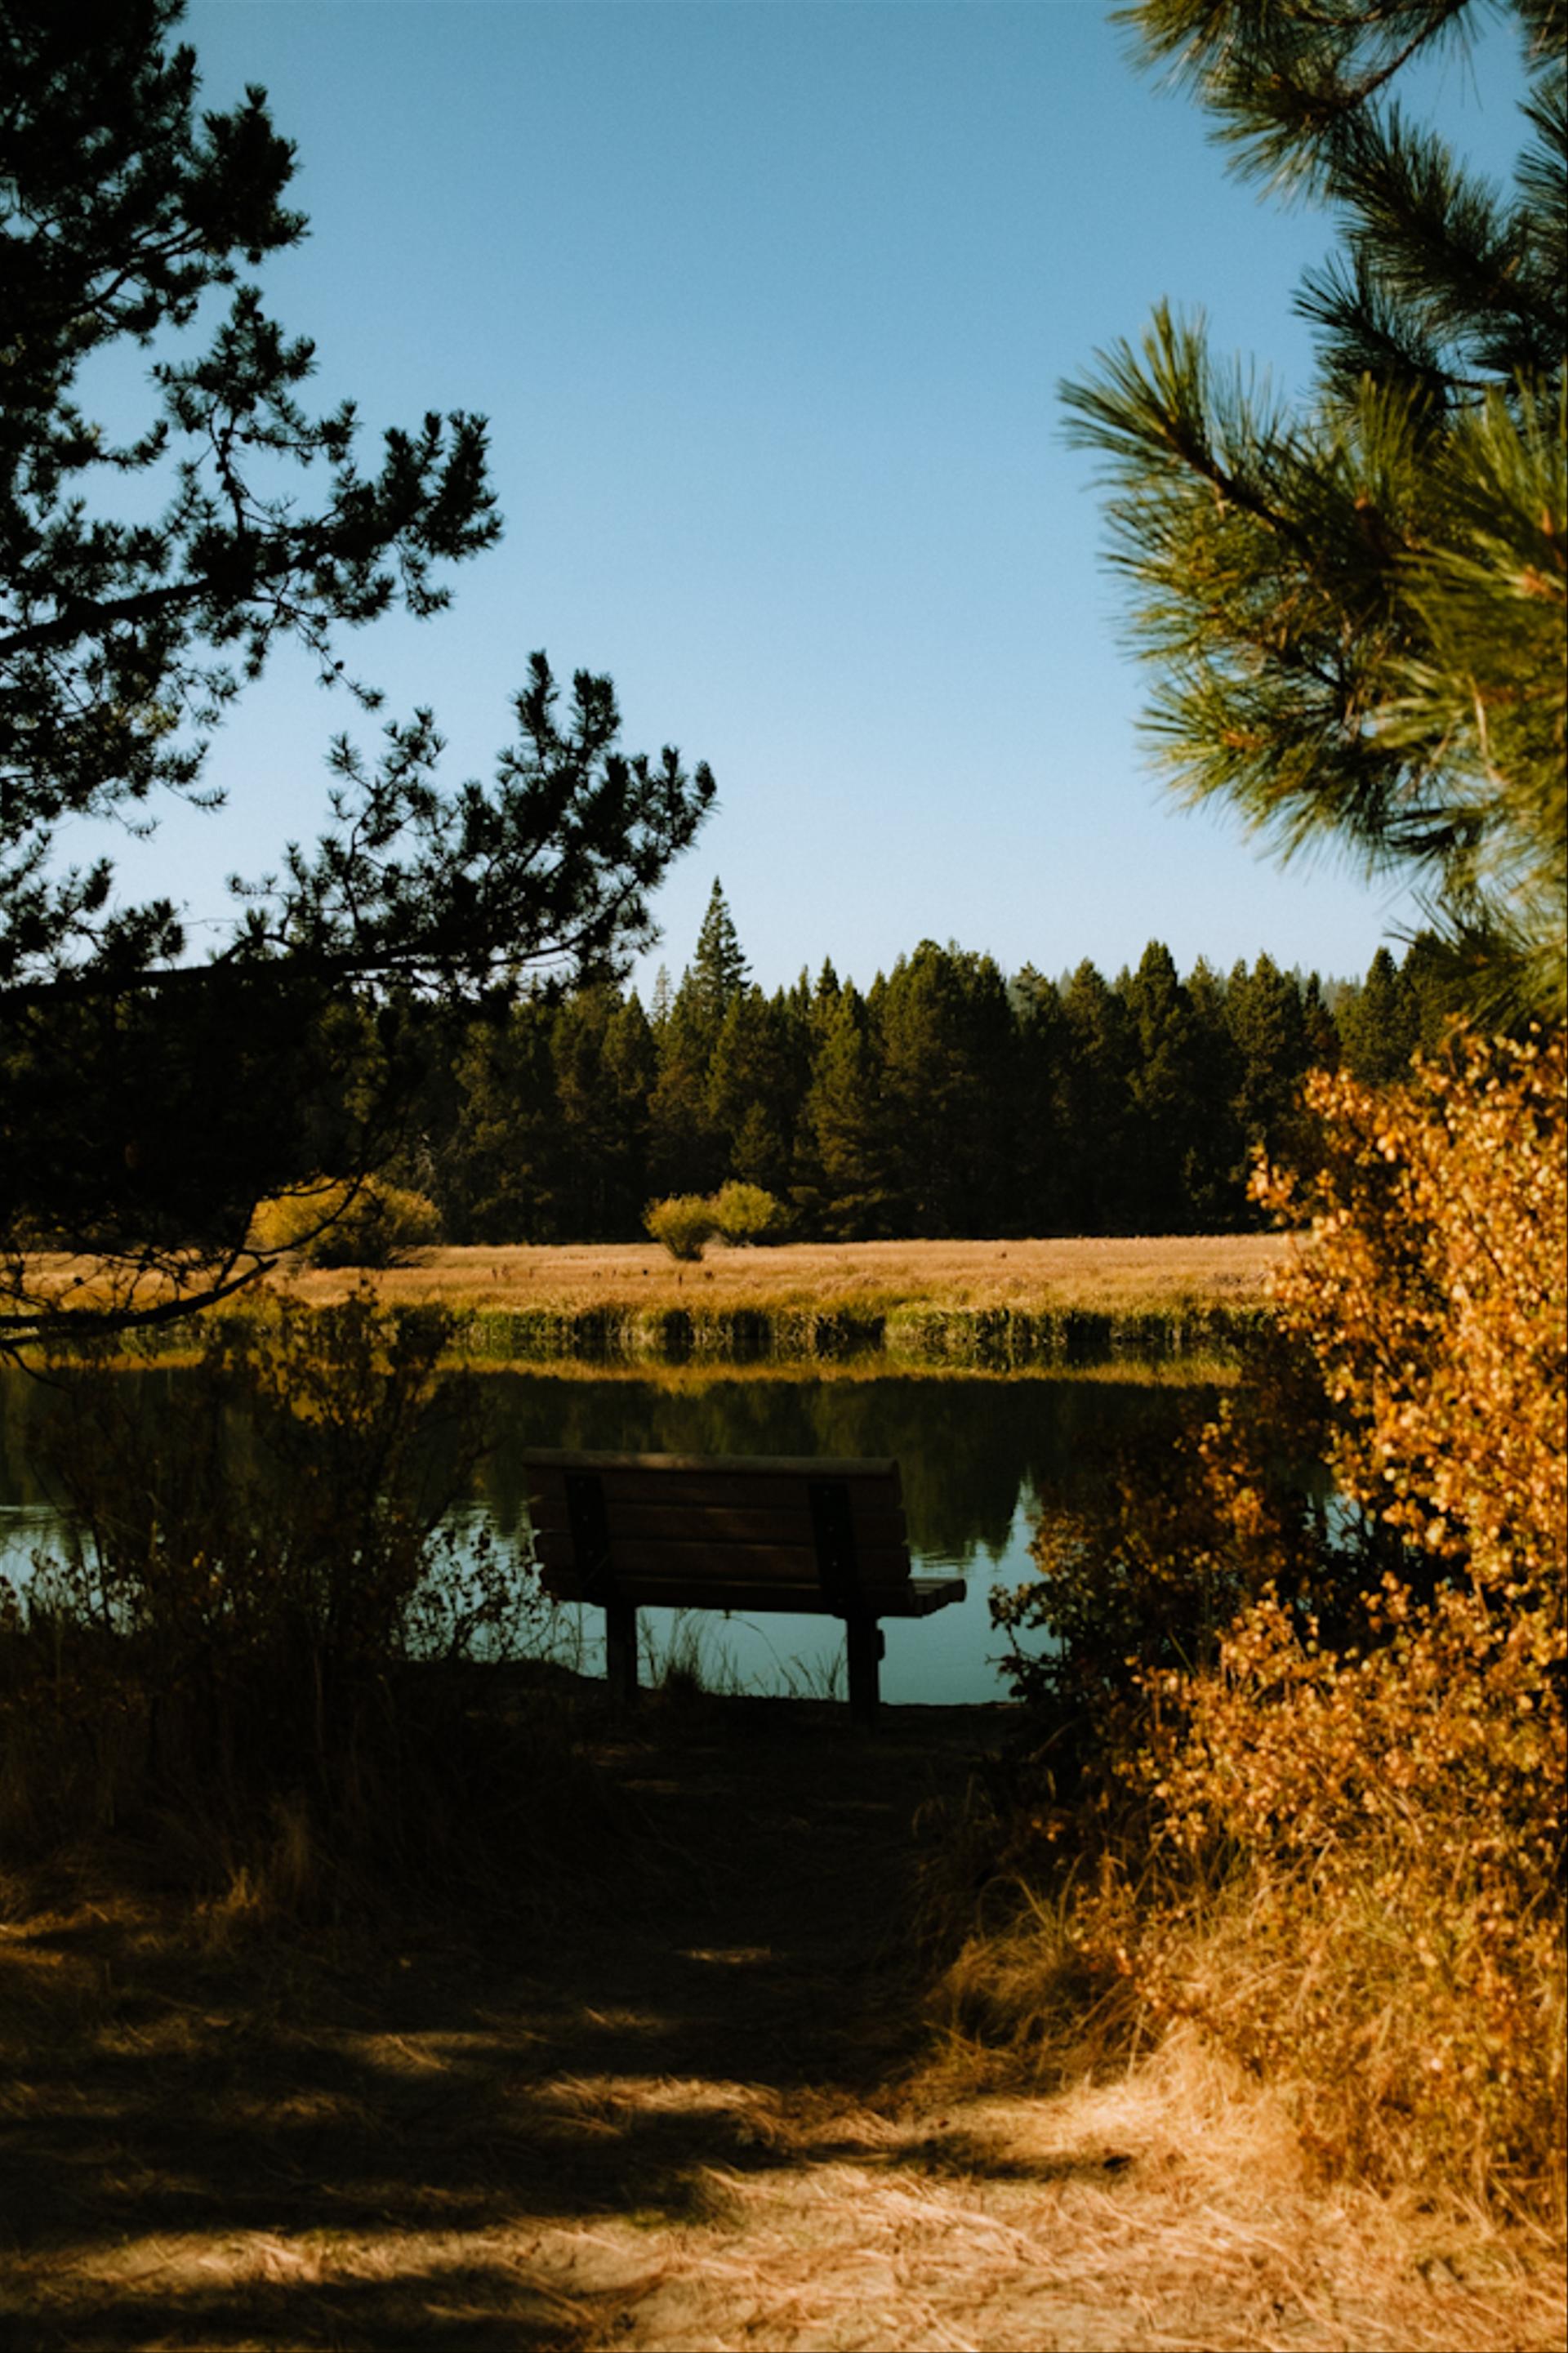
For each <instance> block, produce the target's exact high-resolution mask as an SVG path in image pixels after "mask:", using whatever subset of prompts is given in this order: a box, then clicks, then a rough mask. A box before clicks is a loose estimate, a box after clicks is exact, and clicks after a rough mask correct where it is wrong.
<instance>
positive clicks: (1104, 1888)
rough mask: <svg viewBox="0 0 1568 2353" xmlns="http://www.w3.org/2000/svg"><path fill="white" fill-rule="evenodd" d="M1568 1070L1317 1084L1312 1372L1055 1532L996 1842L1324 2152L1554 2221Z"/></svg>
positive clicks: (1559, 2163) (1559, 1056) (1481, 1062)
mask: <svg viewBox="0 0 1568 2353" xmlns="http://www.w3.org/2000/svg"><path fill="white" fill-rule="evenodd" d="M1565 1076H1568V1065H1565V1055H1564V1045H1563V1039H1562V1038H1561V1036H1558V1037H1554V1038H1552V1039H1542V1038H1540V1037H1535V1038H1532V1039H1530V1040H1528V1041H1527V1042H1525V1043H1524V1044H1522V1045H1520V1044H1507V1043H1501V1042H1500V1043H1493V1044H1488V1043H1482V1042H1479V1041H1473V1040H1472V1041H1470V1042H1468V1043H1462V1044H1459V1045H1458V1046H1456V1047H1455V1048H1453V1049H1452V1050H1451V1051H1450V1053H1449V1054H1448V1056H1447V1058H1446V1059H1445V1060H1444V1061H1443V1062H1442V1063H1441V1064H1436V1065H1431V1066H1426V1067H1419V1068H1417V1070H1416V1071H1415V1073H1414V1074H1413V1077H1412V1079H1411V1081H1410V1082H1409V1083H1408V1084H1407V1085H1405V1086H1403V1087H1401V1088H1398V1089H1394V1090H1385V1091H1374V1090H1370V1089H1367V1088H1365V1087H1362V1086H1359V1085H1357V1084H1355V1083H1353V1082H1351V1081H1349V1080H1348V1079H1344V1078H1341V1077H1330V1076H1326V1075H1323V1076H1320V1077H1318V1078H1316V1079H1315V1080H1314V1081H1313V1082H1311V1086H1310V1108H1311V1110H1312V1112H1313V1113H1314V1114H1315V1116H1316V1119H1317V1121H1318V1122H1319V1124H1320V1126H1321V1146H1322V1161H1321V1167H1320V1168H1319V1169H1318V1170H1317V1171H1316V1172H1315V1173H1314V1175H1313V1176H1311V1177H1310V1179H1308V1180H1294V1179H1290V1178H1289V1177H1286V1176H1281V1175H1279V1174H1277V1173H1273V1172H1267V1171H1266V1172H1263V1173H1262V1174H1261V1175H1260V1176H1259V1179H1258V1190H1259V1193H1260V1195H1261V1197H1262V1198H1265V1199H1266V1200H1267V1201H1268V1203H1269V1204H1270V1206H1271V1207H1273V1208H1275V1209H1276V1210H1277V1211H1278V1212H1279V1213H1280V1214H1281V1216H1282V1217H1284V1218H1286V1219H1289V1221H1291V1222H1292V1223H1294V1224H1296V1225H1297V1226H1298V1227H1299V1228H1300V1226H1301V1225H1302V1224H1303V1223H1304V1222H1306V1221H1308V1220H1310V1226H1309V1228H1308V1230H1307V1231H1306V1232H1305V1233H1304V1235H1303V1237H1302V1240H1301V1243H1300V1248H1299V1249H1298V1250H1297V1251H1296V1252H1295V1253H1294V1255H1293V1257H1292V1260H1291V1261H1290V1263H1289V1266H1288V1267H1287V1269H1286V1270H1285V1271H1284V1272H1283V1274H1282V1275H1281V1276H1280V1277H1279V1279H1278V1282H1277V1285H1276V1294H1275V1295H1276V1303H1277V1308H1278V1318H1279V1340H1280V1341H1281V1342H1282V1343H1283V1345H1284V1349H1285V1350H1286V1352H1287V1356H1286V1357H1284V1358H1282V1357H1281V1356H1280V1354H1279V1350H1278V1349H1277V1350H1276V1351H1275V1352H1274V1363H1275V1373H1276V1375H1277V1374H1278V1371H1279V1365H1280V1363H1281V1362H1285V1361H1289V1351H1291V1350H1293V1351H1294V1356H1293V1361H1294V1364H1295V1366H1296V1368H1297V1370H1296V1376H1295V1377H1294V1380H1293V1381H1292V1380H1291V1379H1290V1378H1285V1379H1283V1380H1279V1379H1278V1378H1275V1377H1273V1376H1271V1377H1270V1382H1269V1385H1268V1387H1266V1388H1264V1389H1263V1390H1261V1391H1260V1392H1259V1393H1258V1395H1257V1396H1255V1397H1248V1396H1247V1394H1246V1393H1243V1394H1242V1395H1241V1396H1240V1397H1238V1398H1237V1399H1235V1400H1234V1401H1233V1402H1231V1403H1230V1404H1229V1406H1228V1407H1227V1408H1226V1409H1225V1410H1223V1411H1222V1413H1221V1414H1220V1415H1219V1417H1218V1418H1217V1419H1215V1420H1214V1421H1213V1422H1211V1423H1210V1425H1209V1426H1208V1427H1207V1428H1206V1429H1205V1430H1204V1431H1203V1432H1202V1433H1201V1435H1198V1436H1196V1437H1194V1439H1193V1440H1190V1441H1189V1442H1188V1444H1187V1446H1186V1448H1185V1449H1184V1452H1183V1453H1182V1454H1181V1456H1180V1457H1179V1459H1178V1460H1177V1461H1176V1464H1175V1468H1174V1475H1173V1472H1172V1469H1171V1467H1170V1466H1166V1467H1165V1468H1164V1469H1163V1471H1161V1472H1159V1473H1158V1475H1150V1476H1147V1477H1145V1478H1144V1479H1143V1480H1142V1482H1141V1481H1140V1479H1139V1478H1138V1476H1137V1475H1135V1473H1134V1472H1131V1471H1128V1470H1124V1472H1123V1475H1122V1477H1121V1481H1120V1482H1119V1483H1118V1482H1111V1483H1110V1486H1109V1487H1108V1489H1107V1492H1106V1493H1105V1495H1104V1497H1103V1499H1102V1500H1101V1502H1100V1504H1099V1505H1098V1506H1095V1507H1091V1508H1088V1509H1085V1510H1081V1511H1079V1513H1078V1514H1077V1515H1076V1517H1075V1518H1074V1520H1073V1521H1072V1522H1070V1523H1068V1524H1065V1525H1058V1526H1057V1527H1056V1528H1055V1529H1054V1530H1047V1531H1046V1532H1043V1534H1042V1538H1041V1542H1040V1546H1039V1548H1038V1557H1039V1560H1040V1566H1041V1569H1042V1572H1043V1574H1042V1577H1041V1578H1040V1579H1039V1580H1038V1582H1037V1585H1036V1586H1034V1587H1032V1588H1022V1589H1021V1591H1020V1592H1019V1593H1018V1594H1016V1595H1013V1596H1009V1597H1005V1598H1004V1599H1003V1601H1002V1603H1001V1607H1000V1609H999V1612H998V1614H999V1616H1000V1617H1001V1618H1002V1620H1004V1622H1007V1623H1011V1624H1013V1625H1015V1626H1022V1625H1036V1626H1041V1625H1043V1626H1045V1627H1047V1628H1050V1629H1053V1630H1056V1631H1058V1634H1059V1635H1061V1636H1062V1637H1063V1638H1064V1640H1065V1649H1064V1651H1063V1652H1062V1653H1061V1654H1060V1656H1058V1658H1056V1659H1052V1660H1047V1662H1044V1663H1043V1664H1040V1665H1036V1666H1033V1667H1030V1666H1028V1665H1027V1664H1025V1665H1023V1666H1021V1668H1020V1671H1019V1677H1018V1681H1019V1686H1020V1690H1021V1692H1022V1694H1023V1695H1024V1696H1025V1697H1026V1698H1029V1699H1031V1700H1032V1701H1033V1702H1034V1703H1035V1704H1036V1710H1037V1720H1038V1724H1039V1735H1038V1738H1039V1746H1038V1750H1037V1759H1036V1767H1035V1772H1034V1778H1033V1779H1032V1780H1030V1779H1029V1778H1028V1777H1027V1776H1026V1777H1025V1778H1024V1780H1023V1782H1022V1783H1021V1788H1022V1789H1023V1791H1024V1798H1023V1802H1022V1803H1021V1804H1019V1805H1016V1806H1015V1808H1014V1809H1013V1813H1012V1819H1011V1820H1010V1821H1009V1822H1007V1823H1006V1824H1005V1825H999V1826H998V1831H997V1837H998V1839H999V1841H1000V1851H1001V1852H1002V1854H1003V1856H1004V1858H1005V1868H1006V1869H1007V1870H1008V1871H1011V1872H1013V1873H1024V1874H1025V1875H1026V1876H1027V1875H1028V1874H1029V1873H1034V1874H1035V1875H1036V1877H1037V1879H1038V1878H1041V1877H1045V1876H1047V1875H1049V1874H1054V1875H1055V1877H1056V1880H1057V1883H1058V1900H1057V1909H1056V1912H1055V1914H1054V1915H1053V1916H1054V1917H1055V1919H1056V1920H1057V1923H1058V1926H1057V1927H1056V1928H1055V1929H1054V1931H1053V1939H1054V1943H1055V1945H1056V1946H1057V1947H1065V1948H1066V1949H1068V1950H1069V1951H1070V1952H1071V1953H1072V1954H1073V1955H1074V1956H1075V1957H1076V1959H1075V1967H1076V1968H1077V1970H1078V1973H1079V1978H1081V1979H1083V1980H1084V1981H1086V1982H1099V1983H1100V1984H1105V1985H1110V1984H1120V1985H1121V1987H1122V1988H1123V1989H1125V1992H1126V1994H1127V1995H1128V1996H1132V1995H1136V1997H1137V2001H1136V2004H1132V2003H1131V2002H1130V2001H1125V2002H1124V2003H1123V2011H1124V2014H1125V2015H1126V2016H1127V2017H1128V2018H1129V2019H1131V2017H1132V2016H1133V2014H1134V2010H1136V2011H1137V2014H1138V2015H1140V2016H1141V2017H1142V2020H1143V2021H1145V2022H1147V2021H1149V2020H1150V2019H1151V2018H1152V2019H1153V2020H1156V2021H1158V2020H1162V2019H1167V2020H1168V2019H1173V2018H1177V2017H1184V2018H1188V2019H1196V2020H1198V2021H1201V2023H1202V2024H1203V2026H1204V2027H1205V2029H1206V2030H1207V2031H1209V2032H1210V2033H1212V2034H1213V2035H1214V2036H1215V2038H1216V2039H1217V2040H1219V2041H1220V2042H1223V2043H1224V2044H1225V2045H1226V2047H1227V2048H1228V2049H1229V2050H1230V2051H1231V2052H1234V2053H1235V2054H1236V2055H1237V2056H1238V2057H1240V2058H1241V2059H1242V2060H1243V2061H1244V2062H1246V2063H1247V2064H1248V2065H1249V2066H1251V2067H1252V2068H1254V2069H1255V2070H1257V2071H1258V2073H1260V2074H1261V2075H1263V2076H1265V2077H1266V2078H1267V2079H1268V2080H1269V2081H1271V2082H1273V2083H1274V2084H1278V2085H1279V2086H1281V2087H1283V2088H1285V2089H1286V2090H1288V2091H1289V2094H1290V2095H1291V2097H1292V2099H1293V2101H1294V2103H1295V2107H1296V2113H1297V2115H1298V2116H1299V2119H1300V2126H1301V2131H1302V2135H1303V2138H1304V2141H1305V2143H1306V2145H1307V2146H1308V2147H1309V2148H1310V2149H1311V2150H1312V2151H1313V2152H1315V2153H1316V2155H1317V2156H1318V2157H1319V2158H1321V2160H1322V2161H1324V2163H1325V2164H1327V2165H1328V2166H1329V2167H1330V2168H1332V2169H1336V2170H1344V2171H1349V2172H1352V2173H1354V2174H1358V2175H1361V2176H1363V2177H1364V2178H1368V2179H1373V2180H1376V2181H1379V2182H1390V2181H1394V2180H1396V2179H1419V2180H1420V2181H1421V2182H1422V2183H1423V2184H1424V2185H1432V2184H1435V2183H1444V2184H1447V2185H1448V2186H1449V2187H1450V2188H1455V2189H1460V2190H1462V2191H1463V2192H1465V2193H1466V2194H1468V2195H1472V2196H1480V2197H1482V2198H1486V2199H1490V2200H1494V2201H1496V2202H1499V2203H1500V2204H1502V2205H1504V2206H1506V2207H1508V2208H1510V2209H1512V2210H1514V2211H1531V2212H1533V2213H1535V2214H1537V2215H1541V2214H1542V2213H1543V2212H1545V2213H1551V2214H1553V2215H1554V2216H1555V2217H1556V2218H1557V2219H1559V2220H1561V2217H1562V2212H1563V2107H1564V2090H1565V2084H1564V2066H1563V2019H1564V1989H1563V1858H1564V1833H1565V1831H1568V1812H1565V1804H1564V1776H1565V1768H1568V1744H1565V1740H1564V1597H1565V1591H1568V1444H1565V1411H1568V1408H1565V1396H1568V1351H1565V1317H1568V1283H1565V1279H1564V1258H1565V1249H1568V1199H1565V1192H1564V1177H1565V1165H1568V1164H1565V1147H1568V1119H1565ZM1311 1451H1316V1452H1317V1453H1318V1454H1319V1455H1320V1456H1321V1461H1322V1462H1323V1464H1324V1466H1325V1467H1326V1471H1327V1473H1328V1477H1329V1481H1330V1482H1331V1484H1330V1487H1329V1489H1328V1490H1327V1491H1325V1490H1324V1489H1323V1488H1322V1487H1321V1486H1320V1490H1319V1493H1318V1496H1317V1498H1316V1499H1315V1500H1314V1499H1313V1497H1312V1494H1311V1492H1310V1485H1309V1486H1308V1487H1307V1488H1303V1487H1302V1486H1301V1484H1300V1479H1299V1475H1298V1476H1297V1477H1296V1480H1295V1493H1296V1498H1297V1500H1296V1502H1295V1504H1293V1505H1292V1504H1290V1503H1289V1494H1290V1493H1291V1488H1292V1476H1291V1473H1290V1464H1291V1462H1292V1461H1293V1460H1294V1461H1296V1462H1297V1463H1298V1464H1299V1463H1300V1459H1301V1457H1302V1455H1303V1454H1304V1453H1310V1452H1311ZM1097 1596H1099V1597H1100V1599H1103V1600H1104V1602H1105V1604H1106V1607H1107V1615H1106V1617H1105V1619H1104V1620H1103V1621H1101V1620H1097V1618H1096V1602H1097ZM1097 1628H1098V1629H1100V1630H1099V1631H1097ZM1086 1723H1087V1724H1089V1725H1090V1728H1091V1729H1092V1730H1094V1731H1096V1732H1097V1733H1098V1740H1097V1741H1090V1740H1089V1739H1088V1738H1087V1737H1086V1735H1085V1725H1086ZM1075 1726H1076V1733H1075V1730H1074V1727H1075ZM1052 1966H1053V1969H1054V1970H1055V1971H1056V1974H1057V1975H1058V1976H1059V1974H1060V1970H1059V1955H1058V1957H1057V1958H1056V1959H1055V1960H1054V1961H1053V1965H1052ZM1009 1967H1016V1961H1015V1960H1010V1962H1009ZM965 1969H966V1972H967V1978H968V1980H969V1981H970V1982H971V1983H973V1981H974V1979H975V1976H976V1968H975V1961H974V1956H973V1953H970V1954H969V1955H968V1956H966V1957H965ZM1011 2031H1014V2032H1015V2033H1016V2032H1017V2027H1016V2022H1015V2026H1014V2028H1013V2029H1012V2030H1011Z"/></svg>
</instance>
